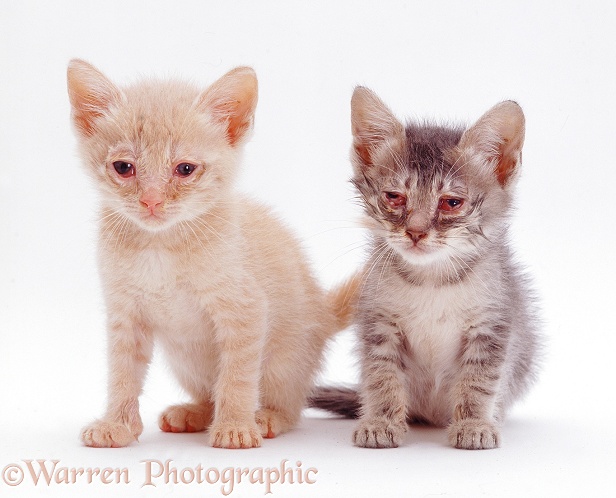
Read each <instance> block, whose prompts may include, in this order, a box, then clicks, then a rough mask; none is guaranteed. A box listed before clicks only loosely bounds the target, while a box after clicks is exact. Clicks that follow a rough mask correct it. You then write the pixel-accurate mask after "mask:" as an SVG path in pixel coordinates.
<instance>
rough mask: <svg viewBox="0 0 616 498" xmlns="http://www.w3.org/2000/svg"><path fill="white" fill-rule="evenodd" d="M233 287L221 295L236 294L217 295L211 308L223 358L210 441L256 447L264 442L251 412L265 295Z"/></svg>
mask: <svg viewBox="0 0 616 498" xmlns="http://www.w3.org/2000/svg"><path fill="white" fill-rule="evenodd" d="M240 284H241V282H240ZM240 289H241V290H240ZM234 290H235V292H233V291H232V290H231V289H228V293H225V294H226V295H229V296H234V297H231V298H229V299H219V300H218V301H217V302H216V303H214V304H213V305H212V308H211V311H212V319H213V320H214V323H215V325H216V339H217V341H218V342H219V343H220V346H219V347H220V351H221V357H220V363H219V372H218V379H217V382H216V386H215V389H214V396H213V397H214V407H215V410H214V421H213V422H212V425H211V427H210V443H211V444H212V446H214V447H217V448H254V447H258V446H261V441H262V438H261V433H260V430H259V427H258V426H257V423H256V421H255V411H256V408H257V404H258V399H259V379H260V369H261V357H262V350H263V345H264V342H265V335H266V328H267V315H266V306H265V298H264V297H262V299H261V300H259V299H258V289H255V288H254V287H253V288H250V287H249V286H248V285H245V286H241V287H239V289H238V288H237V287H236V288H235V289H234Z"/></svg>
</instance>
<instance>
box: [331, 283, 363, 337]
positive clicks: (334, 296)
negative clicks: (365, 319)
mask: <svg viewBox="0 0 616 498" xmlns="http://www.w3.org/2000/svg"><path fill="white" fill-rule="evenodd" d="M362 277H363V275H362V274H361V273H356V274H355V275H353V276H352V277H351V278H349V279H348V280H346V281H345V282H343V283H342V284H340V285H337V286H336V287H334V288H333V289H331V290H330V291H329V292H328V293H327V301H328V302H329V304H330V306H331V308H332V311H333V312H334V316H335V317H336V320H337V322H336V331H335V332H337V331H339V330H342V329H346V328H347V327H348V326H349V325H351V323H352V322H353V316H354V314H355V309H356V307H357V299H358V298H359V289H360V284H361V283H362V281H363V278H362Z"/></svg>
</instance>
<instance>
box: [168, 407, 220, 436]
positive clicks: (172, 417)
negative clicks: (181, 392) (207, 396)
mask: <svg viewBox="0 0 616 498" xmlns="http://www.w3.org/2000/svg"><path fill="white" fill-rule="evenodd" d="M211 421H212V409H211V407H209V406H204V405H196V404H191V403H187V404H184V405H173V406H170V407H169V408H167V409H166V410H165V411H164V412H163V413H161V414H160V417H158V426H159V427H160V429H161V430H162V431H164V432H201V431H204V430H205V429H207V428H208V426H209V425H210V422H211Z"/></svg>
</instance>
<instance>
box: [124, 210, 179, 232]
mask: <svg viewBox="0 0 616 498" xmlns="http://www.w3.org/2000/svg"><path fill="white" fill-rule="evenodd" d="M133 221H134V222H135V224H136V225H137V226H138V227H139V228H141V229H142V230H145V231H146V232H151V233H156V232H163V231H165V230H167V229H168V228H171V227H172V226H173V225H175V221H174V220H172V219H170V218H168V217H166V216H162V215H159V214H156V215H147V216H139V217H136V218H133Z"/></svg>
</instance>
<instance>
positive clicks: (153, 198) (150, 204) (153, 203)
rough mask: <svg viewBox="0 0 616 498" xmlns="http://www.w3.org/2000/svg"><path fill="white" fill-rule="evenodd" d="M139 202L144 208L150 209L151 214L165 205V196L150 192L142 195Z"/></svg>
mask: <svg viewBox="0 0 616 498" xmlns="http://www.w3.org/2000/svg"><path fill="white" fill-rule="evenodd" d="M139 202H140V203H141V205H142V206H144V207H146V208H147V209H149V210H150V212H151V213H154V210H155V209H156V208H157V207H158V206H160V205H161V204H162V203H163V196H162V194H160V193H159V192H156V191H153V190H148V191H146V192H144V193H143V194H141V197H139Z"/></svg>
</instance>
